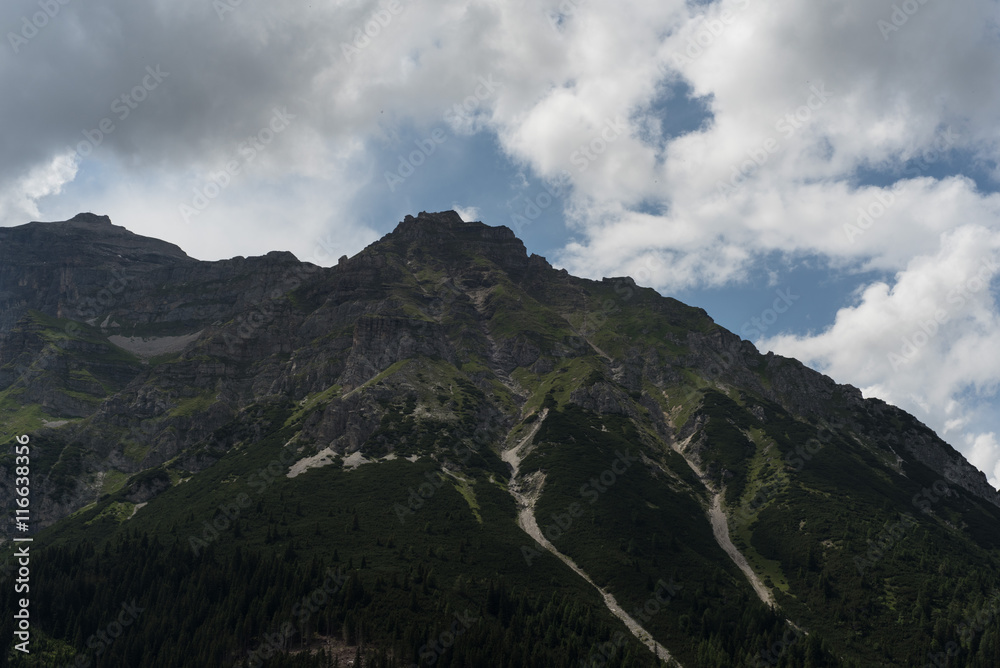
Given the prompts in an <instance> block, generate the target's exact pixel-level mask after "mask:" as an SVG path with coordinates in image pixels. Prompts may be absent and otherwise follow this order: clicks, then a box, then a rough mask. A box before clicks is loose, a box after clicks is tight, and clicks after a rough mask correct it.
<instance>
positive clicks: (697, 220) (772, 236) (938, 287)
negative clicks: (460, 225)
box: [0, 0, 1000, 485]
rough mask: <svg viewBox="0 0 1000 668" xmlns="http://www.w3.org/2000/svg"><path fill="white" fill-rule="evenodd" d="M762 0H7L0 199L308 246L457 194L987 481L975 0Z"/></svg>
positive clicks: (985, 205) (993, 459) (987, 341)
mask: <svg viewBox="0 0 1000 668" xmlns="http://www.w3.org/2000/svg"><path fill="white" fill-rule="evenodd" d="M897 7H898V8H899V10H898V11H897ZM46 8H48V9H47V10H46ZM776 8H777V5H773V4H772V3H770V2H766V1H765V0H717V1H716V2H684V1H683V0H658V1H656V2H651V1H645V0H623V1H621V2H616V3H599V2H594V1H591V0H540V1H534V2H528V1H527V0H509V1H501V0H478V1H470V0H436V1H433V2H432V1H431V0H427V1H426V2H421V3H418V2H412V0H391V1H390V0H381V1H380V2H367V1H362V0H341V1H333V2H326V3H313V2H300V1H299V0H292V1H290V2H286V3H281V4H280V5H275V4H274V3H265V2H263V0H244V1H243V2H236V1H235V0H217V1H214V2H207V1H204V0H174V1H172V2H170V3H165V2H154V3H128V2H125V0H94V1H93V2H89V3H67V4H65V5H61V4H58V3H54V4H51V5H49V4H46V3H44V2H42V3H39V2H38V1H37V0H35V1H25V0H12V1H11V2H8V3H6V4H5V5H4V7H3V8H2V9H0V28H2V29H3V32H4V37H5V39H4V43H3V44H2V45H0V47H2V48H0V76H3V77H4V83H5V84H6V85H5V90H7V91H14V93H12V94H8V95H6V96H4V98H3V99H2V100H0V111H2V114H3V118H4V120H5V124H4V128H5V132H4V133H2V134H0V146H2V148H3V155H4V157H5V160H4V161H3V165H0V224H2V225H18V224H22V223H24V222H27V221H28V220H61V219H66V218H69V217H71V216H72V215H74V214H75V213H77V212H79V211H93V212H95V213H101V214H108V215H110V216H111V217H112V219H113V220H114V221H115V222H116V223H117V224H119V225H123V226H125V227H127V228H129V229H131V230H133V231H135V232H137V233H140V234H146V235H150V236H155V237H159V238H162V239H166V240H168V241H172V242H174V243H176V244H178V245H180V246H181V247H182V248H184V249H185V250H186V251H187V252H188V253H189V254H190V255H192V256H194V257H198V258H202V259H217V258H224V257H231V256H235V255H255V254H257V255H259V254H263V253H266V252H268V251H269V250H273V249H286V250H291V251H292V252H294V253H295V254H296V255H297V256H298V257H300V258H301V259H303V260H310V261H315V262H320V263H327V264H329V263H331V262H332V261H335V257H336V256H339V255H341V254H348V255H350V254H352V253H355V252H357V251H358V250H360V249H361V248H363V247H364V246H365V245H367V244H368V243H371V242H372V241H374V240H376V239H377V238H379V237H380V236H382V235H383V234H385V233H387V232H389V231H391V230H392V229H393V227H394V226H395V225H396V223H397V222H398V221H399V220H401V219H402V218H403V217H404V216H405V215H407V214H414V213H417V212H419V211H440V210H445V209H456V210H458V211H459V212H460V213H462V215H463V216H464V217H466V219H477V220H482V221H484V222H486V223H488V224H491V225H501V224H503V225H508V226H510V227H511V228H513V229H514V230H515V232H517V234H518V235H519V236H520V237H521V238H522V239H523V240H524V242H525V244H526V246H527V247H528V250H529V251H530V252H534V253H538V254H540V255H544V256H546V257H547V258H548V259H549V261H550V262H552V263H553V264H555V265H556V266H559V267H565V268H566V269H568V270H569V271H570V272H572V273H574V274H577V275H581V276H587V277H592V278H600V277H602V276H615V275H626V274H627V275H632V276H634V277H636V279H637V280H638V282H639V283H641V284H644V285H649V286H652V287H654V288H656V289H657V290H659V291H660V292H661V293H662V294H665V295H670V296H674V297H676V298H678V299H681V300H682V301H685V302H687V303H689V304H692V305H696V306H700V307H702V308H704V309H706V310H707V311H708V312H709V314H710V315H712V317H713V318H715V320H716V321H717V322H719V323H721V324H722V325H724V326H725V327H727V328H729V329H730V330H732V331H734V332H736V333H738V334H741V335H743V336H745V337H746V338H749V339H750V340H752V341H753V342H754V343H755V344H756V345H757V346H758V347H759V348H760V349H761V350H773V351H775V352H777V353H780V354H785V355H789V356H794V357H797V358H799V359H801V360H803V361H804V362H806V363H807V364H809V365H810V366H812V367H814V368H816V369H819V370H821V371H823V372H824V373H827V374H829V375H830V376H832V377H833V378H834V379H836V380H837V381H839V382H845V383H851V384H853V385H855V386H857V387H859V388H861V389H862V390H863V392H864V393H865V394H866V396H878V397H881V398H883V399H885V400H887V401H890V402H891V403H895V404H897V405H899V406H901V407H903V408H905V409H907V410H909V411H911V412H913V413H914V414H915V415H916V416H917V417H919V418H920V419H922V420H924V421H925V422H926V423H927V424H929V425H930V426H931V427H933V428H934V429H936V430H937V431H938V432H939V433H941V434H942V435H943V436H944V438H945V439H946V440H948V441H949V442H951V443H952V444H954V445H955V446H956V447H957V448H958V449H960V450H961V451H962V452H964V453H965V454H966V455H967V456H968V457H969V459H970V460H971V461H972V462H973V463H974V464H975V465H976V466H978V467H980V468H981V469H982V470H984V471H985V472H986V473H987V475H988V476H989V477H990V479H991V481H992V482H993V484H994V485H998V484H1000V438H998V436H997V434H998V433H1000V424H998V420H997V417H996V416H997V415H998V414H1000V411H998V410H997V409H998V408H1000V399H998V397H997V394H996V390H997V381H998V380H1000V309H998V307H997V303H996V294H997V287H998V286H997V283H996V277H997V276H998V275H1000V218H998V214H1000V195H998V192H997V191H998V176H1000V170H998V156H1000V131H998V129H997V128H1000V123H998V122H997V121H998V116H1000V89H998V87H997V86H996V84H995V82H996V81H997V80H998V75H1000V71H998V70H1000V40H998V35H1000V30H998V21H997V18H998V16H1000V13H998V3H997V2H996V0H969V2H966V3H963V6H962V8H961V11H959V10H958V9H956V8H954V7H953V6H950V5H948V4H946V3H934V2H927V3H919V2H916V0H908V2H905V3H899V2H897V1H894V0H874V1H872V0H839V1H838V2H836V3H832V2H827V3H816V2H815V1H814V0H788V1H787V2H784V3H782V4H781V6H780V11H777V9H776ZM126 110H127V111H126ZM779 311H780V312H779Z"/></svg>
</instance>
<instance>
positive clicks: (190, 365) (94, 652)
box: [0, 211, 1000, 668]
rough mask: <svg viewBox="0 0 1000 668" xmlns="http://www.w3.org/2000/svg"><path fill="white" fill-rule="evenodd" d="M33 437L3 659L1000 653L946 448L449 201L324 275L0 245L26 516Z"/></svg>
mask: <svg viewBox="0 0 1000 668" xmlns="http://www.w3.org/2000/svg"><path fill="white" fill-rule="evenodd" d="M17 437H22V438H23V437H28V438H29V439H30V444H31V456H30V457H31V477H30V501H31V506H30V507H31V517H30V525H31V529H30V533H31V535H32V538H33V542H32V548H31V549H32V551H33V552H32V555H33V561H32V563H33V564H34V565H33V576H32V577H33V580H32V582H31V594H32V603H31V605H32V606H33V607H32V608H31V609H32V624H33V633H34V634H35V638H34V642H35V644H34V645H33V647H34V648H35V651H33V653H32V655H31V656H30V657H29V656H25V655H23V654H21V653H18V652H15V651H14V650H13V649H11V651H10V653H9V654H6V653H5V657H6V659H7V660H8V661H10V662H12V665H37V666H43V665H44V666H49V665H59V666H61V665H84V663H83V661H84V660H87V661H95V662H98V663H97V664H96V665H109V666H111V665H113V666H209V665H211V666H219V665H225V666H234V665H240V666H260V665H264V664H265V663H266V664H267V665H269V666H279V667H280V666H289V667H290V666H317V667H318V666H335V665H336V666H347V665H355V666H358V665H364V666H373V667H383V666H384V667H386V668H388V667H395V666H407V667H409V666H413V665H417V666H455V667H458V666H484V667H485V666H490V667H497V666H500V667H507V666H509V667H511V668H514V667H520V666H555V667H567V668H568V667H570V666H573V667H576V666H623V667H624V666H660V665H675V666H676V665H681V666H687V667H689V668H690V667H691V666H719V667H728V666H755V667H756V666H810V667H819V666H913V665H925V664H931V665H939V666H943V665H949V666H969V667H971V666H995V665H1000V634H998V633H997V631H996V629H997V625H996V622H995V619H996V615H997V612H1000V582H998V574H1000V568H998V566H1000V495H998V493H997V491H996V490H994V489H993V488H992V487H991V486H990V485H989V484H988V482H987V479H986V477H985V475H983V474H982V473H981V472H979V471H977V470H976V469H975V468H973V467H972V466H970V465H969V463H968V462H967V461H966V460H965V459H964V458H963V457H962V455H961V454H960V453H958V452H957V451H956V450H955V449H953V448H952V447H951V446H949V445H948V444H947V443H945V442H944V441H942V440H941V439H940V438H938V437H937V435H935V434H934V433H933V432H932V431H931V430H930V429H928V428H927V427H926V426H924V425H923V424H921V423H920V422H919V421H917V420H916V419H915V418H913V417H912V416H910V415H908V414H907V413H905V412H904V411H902V410H900V409H898V408H895V407H893V406H891V405H888V404H886V403H884V402H882V401H879V400H877V399H865V398H864V397H863V396H862V395H861V393H860V392H859V391H858V390H857V389H856V388H854V387H851V386H848V385H840V384H837V383H836V382H835V381H834V380H833V379H830V378H828V377H826V376H824V375H822V374H820V373H817V372H815V371H813V370H810V369H809V368H807V367H805V366H804V365H802V364H801V363H799V362H797V361H795V360H792V359H787V358H783V357H780V356H776V355H773V354H770V353H768V354H766V355H763V354H761V353H760V352H759V351H758V350H757V349H756V348H755V347H754V346H753V344H751V343H750V342H748V341H744V340H742V339H740V337H738V336H736V335H735V334H733V333H731V332H728V331H726V330H725V329H724V328H722V327H720V326H718V325H717V324H715V322H714V321H713V320H712V319H711V318H710V317H709V316H708V314H706V313H705V311H703V310H701V309H698V308H693V307H691V306H687V305H685V304H682V303H680V302H678V301H676V300H674V299H671V298H669V297H664V296H661V295H660V294H658V293H657V292H656V291H654V290H652V289H649V288H644V287H641V286H639V285H637V284H636V283H635V281H633V280H632V279H631V278H628V277H617V278H604V279H602V280H600V281H594V280H587V279H582V278H577V277H574V276H571V275H569V274H568V273H567V272H566V271H564V270H557V269H555V268H553V267H552V266H551V265H550V264H549V263H548V262H547V261H546V259H545V258H543V257H540V256H538V255H534V254H529V253H528V252H527V249H526V248H525V246H524V244H523V243H522V242H521V241H520V240H519V239H518V238H517V237H516V236H515V235H514V233H513V232H512V231H511V230H510V229H508V228H506V227H503V226H500V227H492V226H489V225H485V224H483V223H479V222H473V223H466V222H464V221H463V220H462V219H461V218H460V216H459V215H458V214H457V213H455V212H453V211H447V212H442V213H433V214H428V213H420V214H419V215H418V216H416V217H413V216H407V217H406V218H405V219H404V220H403V221H402V222H400V223H399V224H398V226H397V227H396V228H395V230H394V231H393V232H391V233H390V234H387V235H386V236H384V237H383V238H382V239H380V240H378V241H377V242H375V243H373V244H371V245H370V246H369V247H367V248H366V249H364V250H363V251H362V252H360V253H358V254H357V255H355V256H353V257H350V258H347V257H344V258H341V260H340V262H338V263H337V264H336V265H335V266H332V267H319V266H316V265H313V264H309V263H303V262H300V261H298V260H297V259H296V258H295V257H294V256H293V255H292V254H290V253H286V252H272V253H269V254H268V255H266V256H263V257H250V258H242V257H238V258H234V259H231V260H224V261H218V262H202V261H198V260H194V259H192V258H190V257H188V256H187V255H186V254H185V253H184V252H183V251H182V250H181V249H179V248H178V247H176V246H174V245H172V244H169V243H166V242H163V241H159V240H156V239H150V238H146V237H141V236H138V235H135V234H133V233H131V232H129V231H128V230H127V229H125V228H123V227H120V226H118V225H115V224H113V223H112V222H111V220H110V219H108V218H107V217H106V216H97V215H94V214H89V213H82V214H79V215H77V216H76V217H74V218H73V219H71V220H69V221H66V222H60V223H38V222H33V223H29V224H27V225H23V226H20V227H13V228H0V439H2V440H3V441H4V443H5V444H6V445H5V448H4V450H3V451H2V452H3V454H2V456H0V500H2V501H3V503H4V504H5V507H8V508H14V506H15V499H16V498H17V496H18V492H17V488H18V487H19V486H21V484H20V483H17V482H16V478H17V477H18V476H19V475H20V474H19V473H17V467H18V466H19V464H18V462H17V461H16V456H15V451H14V447H13V446H14V445H15V439H16V438H17ZM14 536H15V527H14V526H13V525H11V527H10V528H9V530H8V531H7V532H6V534H5V536H4V540H5V541H6V544H5V546H4V556H5V559H6V564H7V567H6V568H4V569H3V570H2V571H0V577H3V578H4V580H5V581H6V582H7V583H8V585H9V583H10V582H12V581H13V579H14V576H15V571H14V568H13V566H12V564H15V558H14V557H13V555H14V553H15V545H14V544H13V542H12V541H11V539H12V538H13V537H14ZM5 587H7V585H5ZM122 606H131V607H129V608H128V610H129V611H130V612H129V615H127V616H125V617H122V616H123V615H124V614H125V613H124V612H123V608H122ZM119 618H126V619H128V624H127V625H126V624H125V623H124V622H121V621H118V622H116V621H115V620H118V619H119ZM112 624H117V627H115V628H116V635H110V634H109V632H108V631H107V630H108V629H109V628H110V625H112ZM0 627H2V628H3V632H2V634H0V637H2V638H4V639H7V638H12V637H15V636H14V635H13V634H14V630H15V620H13V619H11V616H10V615H7V616H6V619H4V620H3V621H2V622H0ZM102 633H104V636H102V635H101V634H102ZM95 639H96V640H95ZM98 648H99V649H98ZM80 657H83V658H82V659H81V658H80ZM74 661H78V663H74ZM935 662H936V663H935ZM87 665H94V664H87Z"/></svg>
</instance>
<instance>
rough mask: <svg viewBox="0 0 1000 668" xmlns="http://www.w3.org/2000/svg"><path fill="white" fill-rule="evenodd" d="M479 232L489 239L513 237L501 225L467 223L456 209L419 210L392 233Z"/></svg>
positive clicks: (429, 235)
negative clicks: (433, 211)
mask: <svg viewBox="0 0 1000 668" xmlns="http://www.w3.org/2000/svg"><path fill="white" fill-rule="evenodd" d="M470 231H474V232H479V233H481V234H482V236H484V237H486V238H491V239H514V238H516V237H515V236H514V232H513V231H512V230H511V229H510V228H509V227H505V226H503V225H500V226H499V227H492V226H490V225H486V224H485V223H481V222H470V223H467V222H465V221H464V220H462V217H461V216H460V215H459V214H458V212H457V211H440V212H438V213H427V212H426V211H421V212H420V213H418V214H417V216H416V217H413V216H411V215H407V216H405V217H404V218H403V222H401V223H399V225H397V226H396V229H395V230H393V234H394V235H396V234H398V235H400V236H402V237H404V238H416V239H423V238H434V237H438V238H454V237H455V236H456V235H462V234H468V233H469V232H470Z"/></svg>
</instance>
